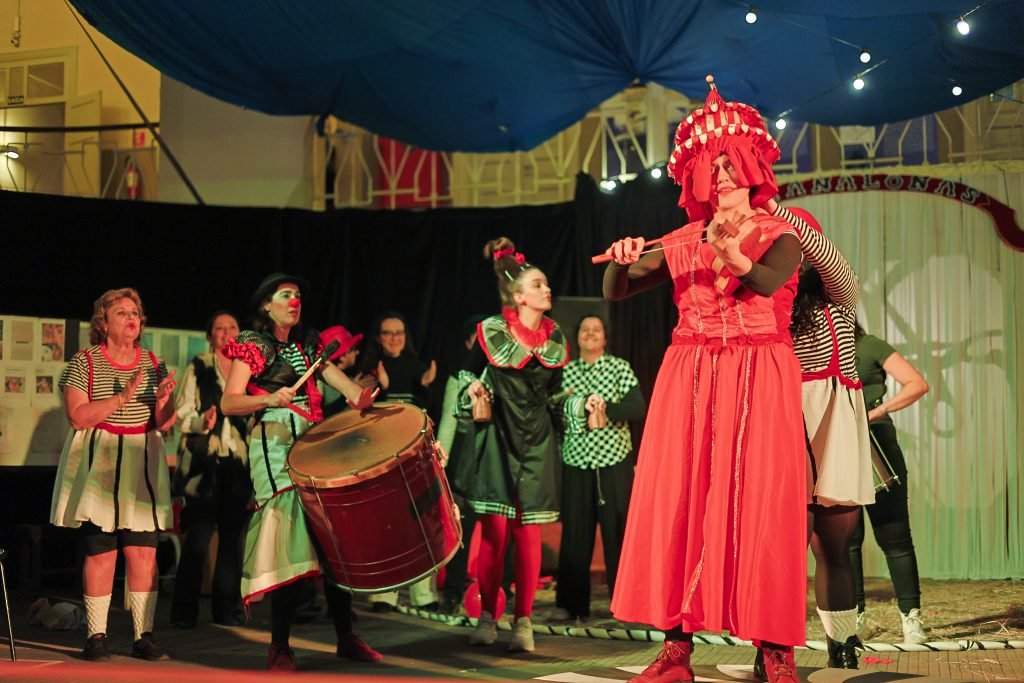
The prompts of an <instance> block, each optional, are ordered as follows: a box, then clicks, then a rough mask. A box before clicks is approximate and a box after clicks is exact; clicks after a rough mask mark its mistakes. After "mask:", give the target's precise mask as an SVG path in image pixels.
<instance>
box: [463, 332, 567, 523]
mask: <svg viewBox="0 0 1024 683" xmlns="http://www.w3.org/2000/svg"><path fill="white" fill-rule="evenodd" d="M552 322H553V321H552ZM549 325H551V328H552V330H551V333H550V336H549V337H548V339H547V341H545V342H544V343H543V344H542V345H541V346H538V347H537V348H535V349H532V350H529V349H526V348H524V347H523V346H521V345H520V344H519V343H518V342H517V341H516V340H515V339H514V338H513V337H512V334H511V331H510V329H509V326H508V323H507V322H506V320H505V319H504V318H502V317H501V316H494V317H491V318H487V319H486V320H484V321H483V322H481V323H480V326H479V330H478V332H479V333H478V336H477V345H476V346H475V347H474V348H473V351H472V352H471V353H470V356H469V358H468V360H467V362H466V365H465V367H464V369H463V371H462V372H461V373H460V375H459V380H460V396H459V409H460V410H461V411H462V413H463V415H465V414H468V411H469V406H470V404H469V398H468V394H467V391H466V390H467V389H468V387H469V384H470V383H471V382H472V381H473V380H476V379H480V380H482V381H483V382H484V384H485V385H486V386H487V388H488V390H489V391H490V393H491V402H492V404H491V411H492V417H491V420H490V421H489V422H486V423H471V426H470V428H469V429H468V430H467V431H466V432H465V434H464V435H463V438H462V439H460V441H461V443H457V444H456V445H454V446H453V451H458V452H457V454H453V459H454V460H455V462H454V463H453V464H454V465H455V473H454V488H455V490H456V491H457V492H458V493H460V494H461V495H463V496H464V497H465V498H466V499H467V500H468V501H469V503H470V505H471V506H472V507H473V509H474V511H476V512H477V513H480V514H493V515H501V516H503V517H509V518H514V517H515V516H516V509H517V503H518V509H519V511H521V513H522V522H523V523H524V524H544V523H548V522H554V521H557V519H558V511H559V491H560V477H561V456H560V448H561V441H562V429H563V428H565V429H573V430H581V429H584V428H585V426H586V413H585V411H584V403H585V397H581V396H576V395H569V396H567V395H564V394H560V393H559V389H560V386H561V381H562V368H563V367H564V366H565V364H566V362H568V359H569V350H568V346H567V344H566V341H565V336H564V335H563V334H562V331H561V330H560V329H559V328H558V326H557V325H553V324H550V323H549Z"/></svg>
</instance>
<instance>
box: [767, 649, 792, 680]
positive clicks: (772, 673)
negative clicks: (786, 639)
mask: <svg viewBox="0 0 1024 683" xmlns="http://www.w3.org/2000/svg"><path fill="white" fill-rule="evenodd" d="M762 651H763V652H764V669H765V674H766V675H767V676H768V683H800V678H799V677H798V676H797V675H796V663H795V662H794V661H793V648H791V647H765V648H763V649H762Z"/></svg>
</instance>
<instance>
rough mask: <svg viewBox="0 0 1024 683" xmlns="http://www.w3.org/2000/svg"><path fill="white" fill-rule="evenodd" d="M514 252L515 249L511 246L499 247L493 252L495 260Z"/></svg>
mask: <svg viewBox="0 0 1024 683" xmlns="http://www.w3.org/2000/svg"><path fill="white" fill-rule="evenodd" d="M514 253H516V250H515V249H514V248H512V247H506V248H504V249H499V250H498V251H496V252H494V260H495V261H497V260H498V259H500V258H503V257H505V256H511V255H512V254H514Z"/></svg>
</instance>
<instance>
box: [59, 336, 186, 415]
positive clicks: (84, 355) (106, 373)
mask: <svg viewBox="0 0 1024 683" xmlns="http://www.w3.org/2000/svg"><path fill="white" fill-rule="evenodd" d="M154 362H155V363H156V365H154ZM136 370H141V371H142V382H141V383H140V384H139V387H138V389H136V390H135V394H134V395H133V396H132V398H131V400H130V401H128V402H127V403H125V404H124V405H123V406H121V407H120V408H118V409H117V410H116V411H115V412H114V414H113V415H111V416H110V417H108V418H106V419H105V420H104V421H103V424H107V425H111V426H115V427H139V426H142V425H147V424H149V423H150V422H152V419H153V414H154V411H155V410H156V390H157V387H158V386H159V385H160V379H161V378H163V377H166V376H167V366H166V365H165V364H164V362H163V361H161V360H159V359H158V358H157V357H156V356H155V355H153V354H152V353H150V352H149V351H144V350H142V349H141V348H139V347H136V356H135V360H134V361H132V363H131V364H130V365H124V366H122V365H117V364H116V363H114V362H113V361H112V360H110V357H109V356H107V350H106V346H105V345H102V344H100V345H97V346H90V347H89V348H87V349H83V350H81V351H79V352H78V353H76V354H75V355H74V356H72V357H71V360H70V361H69V362H68V365H67V367H66V368H64V374H62V375H61V378H60V383H59V386H60V388H61V391H63V390H64V389H65V387H69V386H70V387H74V388H75V389H78V390H79V391H81V392H82V393H84V394H85V395H86V396H88V397H89V400H90V401H101V400H103V399H105V398H110V397H111V396H115V395H116V394H119V393H121V391H122V390H123V389H124V387H125V386H126V385H127V384H128V382H129V380H131V378H132V375H134V374H135V372H136Z"/></svg>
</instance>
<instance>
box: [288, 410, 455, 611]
mask: <svg viewBox="0 0 1024 683" xmlns="http://www.w3.org/2000/svg"><path fill="white" fill-rule="evenodd" d="M439 453H440V449H439V447H438V446H437V444H436V442H435V440H434V435H433V430H432V428H431V424H430V420H429V419H428V418H427V415H426V413H425V412H424V411H423V410H421V409H419V408H417V407H415V406H412V405H408V404H402V403H378V404H376V405H374V406H373V407H372V408H370V409H369V410H366V411H364V412H362V413H360V412H358V411H355V410H351V411H346V412H343V413H339V414H338V415H335V416H334V417H331V418H330V419H328V420H325V421H324V422H321V423H320V424H318V425H316V426H315V427H313V428H312V429H310V430H309V431H308V432H306V433H305V434H303V435H302V437H301V438H299V440H298V441H297V442H296V443H295V445H294V446H292V449H291V451H290V452H289V453H288V467H289V475H290V476H291V480H292V482H294V483H295V486H296V487H298V489H299V495H300V497H301V499H302V505H303V508H304V509H305V511H306V518H307V520H308V521H309V525H310V528H311V529H312V530H313V533H314V535H315V536H316V539H317V541H319V543H320V547H321V548H323V552H324V554H325V558H324V559H325V560H326V562H327V569H328V571H329V573H330V576H331V578H333V579H334V580H335V581H336V582H337V583H338V584H340V585H341V586H342V587H344V588H347V589H349V590H351V591H353V592H362V593H378V592H382V591H388V590H393V589H395V588H398V587H400V586H404V585H406V584H410V583H413V582H415V581H418V580H420V579H422V578H424V577H425V576H428V575H430V574H432V573H434V572H436V571H437V570H438V569H440V568H441V567H442V566H444V564H445V563H446V562H448V560H450V559H451V558H452V555H454V554H455V551H456V550H457V549H458V547H459V544H460V543H461V542H462V526H461V524H460V522H459V512H458V508H456V506H455V502H454V500H453V499H452V493H451V490H450V489H449V488H448V480H447V478H446V477H445V475H444V469H443V468H442V466H441V462H440V457H439Z"/></svg>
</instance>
